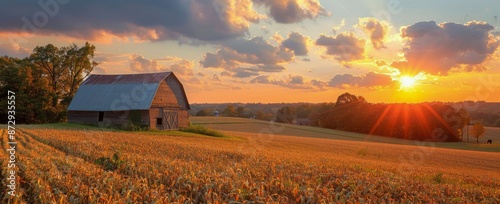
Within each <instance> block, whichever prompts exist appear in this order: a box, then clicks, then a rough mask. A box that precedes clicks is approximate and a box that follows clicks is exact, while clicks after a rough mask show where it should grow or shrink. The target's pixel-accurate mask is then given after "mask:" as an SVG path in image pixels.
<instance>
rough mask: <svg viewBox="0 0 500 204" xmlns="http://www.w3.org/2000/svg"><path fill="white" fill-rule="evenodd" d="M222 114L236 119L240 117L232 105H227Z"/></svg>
mask: <svg viewBox="0 0 500 204" xmlns="http://www.w3.org/2000/svg"><path fill="white" fill-rule="evenodd" d="M222 114H223V115H224V116H227V117H236V116H237V115H238V114H237V112H236V108H234V106H233V105H231V104H229V105H227V107H226V108H225V109H224V111H222Z"/></svg>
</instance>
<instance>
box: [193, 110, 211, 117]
mask: <svg viewBox="0 0 500 204" xmlns="http://www.w3.org/2000/svg"><path fill="white" fill-rule="evenodd" d="M210 115H212V111H211V110H209V109H203V110H200V111H198V112H197V113H196V116H210Z"/></svg>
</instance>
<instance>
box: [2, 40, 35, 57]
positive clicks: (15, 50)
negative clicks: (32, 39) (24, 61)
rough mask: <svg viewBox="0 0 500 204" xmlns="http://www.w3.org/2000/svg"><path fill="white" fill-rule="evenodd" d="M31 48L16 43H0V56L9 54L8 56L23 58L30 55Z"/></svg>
mask: <svg viewBox="0 0 500 204" xmlns="http://www.w3.org/2000/svg"><path fill="white" fill-rule="evenodd" d="M30 54H31V50H29V49H28V48H25V47H22V46H21V45H19V44H18V43H15V42H10V43H6V44H0V56H4V55H7V56H10V57H18V58H25V57H28V56H30Z"/></svg>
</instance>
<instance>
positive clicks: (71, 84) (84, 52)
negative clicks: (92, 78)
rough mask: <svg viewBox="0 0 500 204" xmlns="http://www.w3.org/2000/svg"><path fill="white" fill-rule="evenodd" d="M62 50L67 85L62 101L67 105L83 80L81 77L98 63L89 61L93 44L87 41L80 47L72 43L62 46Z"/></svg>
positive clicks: (93, 50) (86, 74)
mask: <svg viewBox="0 0 500 204" xmlns="http://www.w3.org/2000/svg"><path fill="white" fill-rule="evenodd" d="M62 50H63V51H64V52H65V54H64V56H63V65H64V67H65V68H66V69H67V77H66V81H65V83H66V84H67V86H68V87H67V90H66V93H65V95H64V100H63V103H64V104H66V105H69V103H70V102H71V100H72V99H73V96H75V93H76V90H77V89H78V87H79V86H80V84H81V83H82V82H83V79H85V77H87V76H88V75H89V74H90V72H91V71H92V70H94V67H95V66H97V65H98V63H97V62H95V61H91V58H93V57H94V52H95V46H94V45H91V44H89V43H88V42H86V43H85V46H83V47H81V48H78V47H77V46H76V45H75V44H72V45H70V46H69V47H63V48H62Z"/></svg>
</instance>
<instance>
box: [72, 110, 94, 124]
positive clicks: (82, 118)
mask: <svg viewBox="0 0 500 204" xmlns="http://www.w3.org/2000/svg"><path fill="white" fill-rule="evenodd" d="M98 117H99V112H97V111H68V122H70V123H94V122H98Z"/></svg>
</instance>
